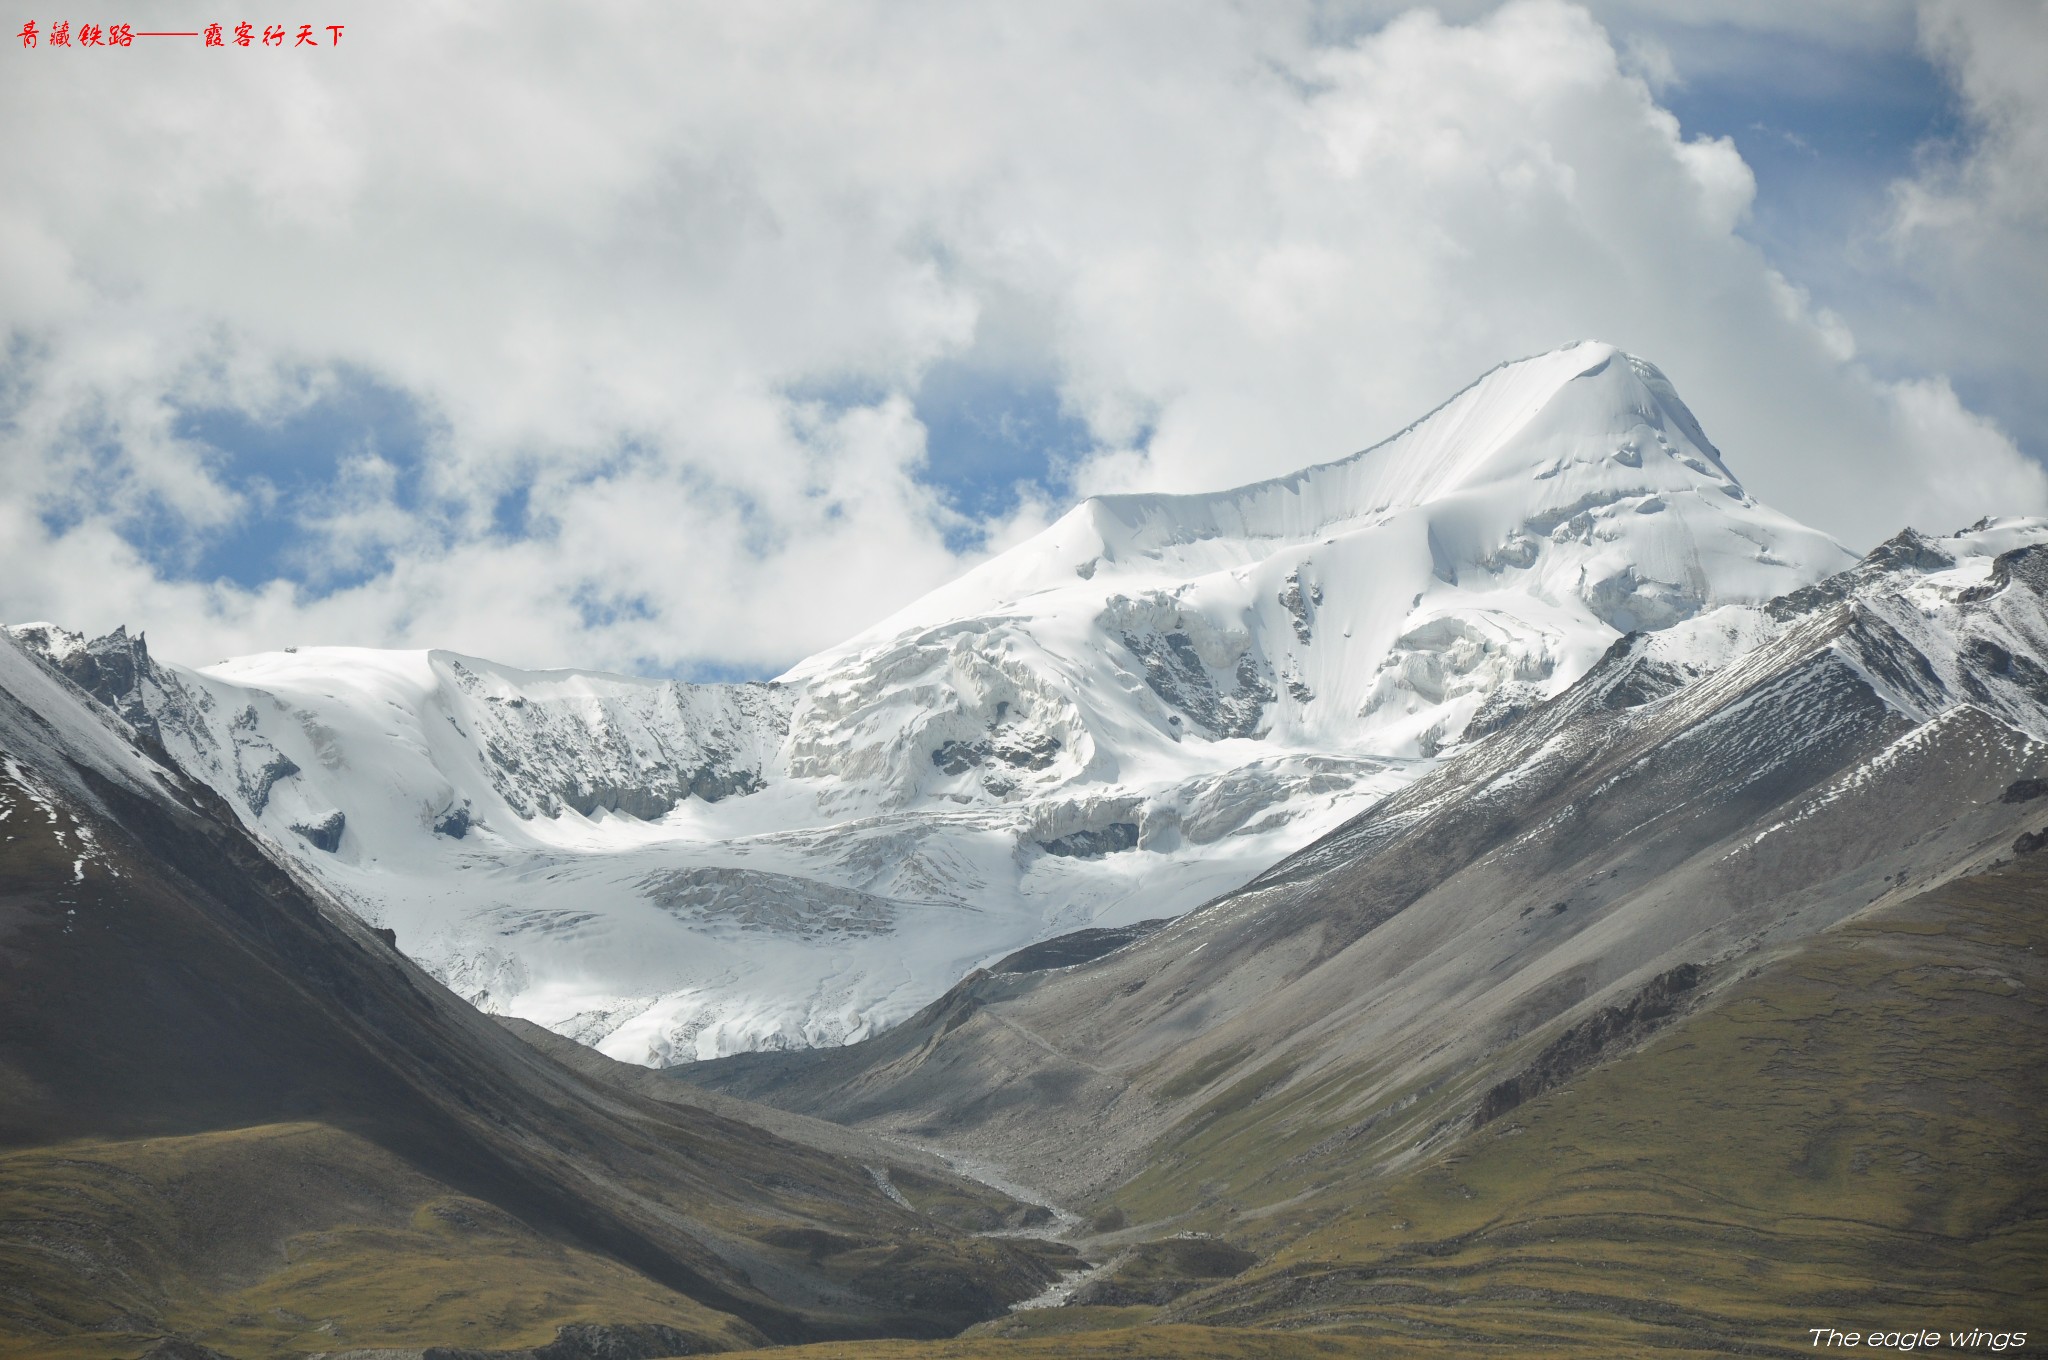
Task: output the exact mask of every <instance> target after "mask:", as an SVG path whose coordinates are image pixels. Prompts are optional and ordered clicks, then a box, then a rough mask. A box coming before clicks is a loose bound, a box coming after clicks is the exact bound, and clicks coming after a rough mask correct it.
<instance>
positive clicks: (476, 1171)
mask: <svg viewBox="0 0 2048 1360" xmlns="http://www.w3.org/2000/svg"><path fill="white" fill-rule="evenodd" d="M100 664H101V666H102V667H103V669H102V670H101V671H100V672H99V673H98V674H95V673H93V672H90V671H86V672H84V673H80V670H79V669H77V668H73V669H71V670H70V671H69V675H75V676H77V680H76V681H74V680H73V679H71V678H68V677H67V673H66V672H62V671H59V670H58V669H56V668H53V667H50V666H48V665H46V664H43V663H40V662H38V661H37V660H36V659H34V658H32V657H31V656H30V655H28V654H26V653H25V652H23V651H22V650H21V648H20V647H18V646H17V645H16V644H15V643H14V642H13V641H11V640H7V639H0V1282H4V1283H0V1354H6V1355H15V1354H20V1355H49V1354H57V1353H61V1354H64V1355H71V1356H81V1357H83V1356H109V1357H111V1356H123V1357H132V1356H135V1355H137V1354H139V1353H140V1352H141V1351H143V1350H144V1349H146V1348H148V1347H150V1346H151V1345H152V1344H154V1343H155V1342H156V1341H158V1340H159V1339H161V1338H164V1337H167V1336H168V1337H172V1338H174V1339H178V1340H177V1344H178V1345H189V1346H202V1345H203V1346H209V1347H213V1348H215V1349H216V1350H219V1351H222V1352H225V1353H228V1354H232V1355H235V1356H242V1357H253V1356H259V1355H296V1354H301V1353H304V1352H308V1351H330V1350H346V1349H351V1348H363V1347H370V1348H375V1347H411V1348H413V1349H414V1350H417V1349H418V1348H420V1347H425V1346H456V1347H462V1348H465V1350H464V1353H465V1354H468V1353H471V1352H493V1353H505V1354H508V1355H509V1354H512V1353H514V1352H516V1353H518V1354H522V1355H523V1354H526V1353H527V1352H528V1351H529V1350H530V1349H532V1348H535V1347H538V1348H540V1349H541V1350H542V1351H543V1352H544V1353H545V1355H546V1357H547V1360H580V1358H581V1357H600V1356H601V1357H605V1360H637V1357H641V1356H647V1355H656V1354H661V1355H667V1354H675V1353H679V1352H683V1351H691V1350H699V1349H728V1348H731V1347H734V1346H741V1345H746V1344H749V1343H752V1344H762V1343H765V1342H767V1341H778V1342H788V1341H799V1340H806V1339H817V1338H827V1337H833V1336H853V1337H871V1336H885V1335H910V1336H917V1335H926V1336H935V1335H946V1334H949V1333H951V1332H953V1331H956V1330H958V1329H959V1328H960V1327H962V1326H964V1325H966V1324H968V1323H970V1322H973V1321H975V1320H977V1319H979V1318H985V1317H988V1316H990V1315H992V1314H994V1313H997V1312H999V1311H1000V1310H1001V1309H1002V1308H1003V1307H1004V1306H1005V1305H1006V1304H1007V1303H1009V1302H1011V1301H1013V1300H1016V1299H1019V1298H1022V1297H1025V1296H1027V1295H1030V1294H1033V1293H1035V1292H1037V1291H1038V1290H1039V1289H1041V1288H1042V1287H1043V1286H1044V1285H1045V1284H1046V1283H1048V1282H1049V1281H1050V1280H1052V1279H1053V1278H1054V1276H1055V1274H1056V1272H1057V1267H1058V1266H1059V1265H1060V1264H1061V1263H1062V1261H1063V1260H1065V1259H1068V1253H1066V1252H1065V1251H1064V1249H1060V1248H1055V1247H1051V1246H1048V1245H1044V1244H1040V1243H1036V1242H1034V1241H1029V1240H1010V1239H1004V1238H992V1237H987V1236H982V1235H978V1234H980V1233H983V1232H986V1231H988V1230H990V1229H1000V1228H1003V1227H1006V1226H1019V1225H1023V1224H1026V1223H1028V1222H1030V1221H1032V1220H1033V1219H1034V1218H1038V1217H1043V1216H1044V1211H1043V1210H1034V1209H1033V1208H1032V1206H1028V1205H1024V1204H1020V1203H1017V1202H1015V1201H1013V1200H1009V1199H1007V1198H1005V1197H1004V1196H1001V1195H999V1194H996V1193H994V1192H991V1191H989V1190H987V1189H986V1188H985V1187H982V1186H979V1185H977V1184H975V1183H973V1182H970V1181H965V1180H963V1179H961V1178H959V1177H957V1176H955V1175H953V1174H952V1173H950V1172H949V1171H947V1170H946V1168H945V1167H944V1166H943V1164H941V1163H939V1162H937V1161H935V1160H934V1159H932V1158H929V1157H926V1156H923V1155H920V1154H918V1153H916V1152H914V1151H911V1150H908V1149H903V1148H899V1147H894V1146H891V1145H885V1144H882V1143H880V1142H878V1141H877V1140H875V1139H873V1138H871V1137H864V1136H862V1135H860V1134H857V1133H854V1132H850V1131H846V1130H832V1129H827V1128H825V1127H824V1126H819V1125H813V1124H810V1123H807V1122H806V1121H803V1120H800V1119H796V1118H793V1117H791V1116H788V1115H786V1114H783V1113H782V1112H779V1111H773V1110H768V1111H754V1110H751V1109H750V1107H747V1106H746V1105H744V1104H743V1103H742V1102H738V1101H732V1100H726V1099H721V1098H710V1099H706V1098H702V1097H696V1096H692V1095H690V1094H689V1093H687V1092H683V1091H681V1090H680V1089H679V1088H678V1089H676V1090H671V1091H665V1092H661V1093H658V1094H659V1095H660V1096H661V1097H663V1098H656V1096H653V1095H649V1094H648V1093H646V1092H644V1091H635V1090H633V1089H632V1088H631V1086H630V1084H628V1083H622V1082H619V1081H617V1080H614V1079H611V1078H610V1077H609V1076H608V1075H607V1074H606V1073H605V1072H604V1071H602V1070H590V1069H579V1068H578V1067H577V1066H576V1065H575V1064H574V1063H566V1064H565V1063H564V1062H561V1061H557V1060H556V1059H555V1058H553V1057H550V1056H547V1054H545V1053H544V1052H542V1051H541V1049H540V1048H537V1047H535V1046H534V1045H532V1044H530V1043H527V1042H522V1040H521V1039H520V1038H519V1037H517V1036H515V1035H514V1034H513V1033H511V1032H509V1031H508V1030H506V1029H505V1028H503V1027H502V1026H500V1025H499V1024H498V1023H496V1022H494V1021H493V1020H491V1019H490V1018H488V1017H486V1016H483V1015H481V1014H479V1013H478V1012H477V1011H476V1010H474V1009H473V1008H472V1007H470V1006H469V1005H468V1004H467V1003H466V1002H464V1001H462V1000H461V999H460V998H458V997H456V996H454V995H453V994H452V993H450V992H449V991H448V990H447V989H446V988H444V987H443V986H442V985H441V984H439V983H438V982H436V981H434V980H433V979H432V978H431V977H429V976H428V975H427V974H426V973H424V972H423V971H421V970H420V969H419V968H418V967H417V966H416V965H414V964H412V963H411V962H409V961H408V960H407V959H406V958H405V957H404V956H403V955H402V954H400V953H398V952H397V951H396V950H395V949H394V948H393V947H392V945H391V940H390V937H389V935H388V934H386V933H384V932H379V931H376V930H373V929H371V928H370V927H368V926H366V925H364V924H363V923H362V922H361V921H360V920H358V919H357V918H356V916H355V915H354V914H353V913H352V912H350V911H348V910H347V909H345V908H344V907H342V906H341V905H340V904H338V903H337V902H335V901H334V900H333V899H332V898H331V897H330V896H329V895H328V894H327V893H326V892H325V891H324V890H323V889H322V888H320V887H319V886H318V884H317V883H316V882H314V881H313V880H311V879H310V878H308V877H307V876H304V875H303V874H301V873H299V872H297V871H296V870H295V869H294V867H293V866H292V865H291V864H290V862H289V861H281V860H279V859H278V858H276V857H274V856H273V855H272V853H270V850H269V848H268V847H267V846H266V845H264V844H263V843H262V842H261V841H259V840H258V839H257V838H256V837H254V836H252V835H251V833H250V832H249V831H248V830H247V829H246V828H245V827H244V825H243V823H242V821H241V820H240V819H239V818H238V817H237V816H236V815H235V813H234V812H233V811H232V810H231V809H230V808H229V807H228V806H227V804H226V803H225V801H224V800H223V799H222V798H221V797H220V796H219V795H218V794H216V793H215V791H214V790H213V789H212V788H210V787H209V786H208V785H206V784H205V783H203V782H200V781H198V780H195V779H191V778H188V777H187V776H186V775H184V774H183V773H182V772H180V771H179V770H178V769H176V768H175V767H173V766H171V765H168V764H166V763H165V762H164V761H163V760H162V759H161V755H160V747H159V743H158V742H157V741H155V740H152V739H151V736H150V734H149V733H148V731H147V729H144V730H143V733H142V735H141V736H140V737H139V738H138V737H137V735H136V730H135V729H134V728H131V727H130V726H128V725H127V724H124V723H122V722H119V721H117V720H114V719H112V718H110V717H109V715H108V714H107V713H106V712H105V711H104V710H103V709H102V708H101V707H99V706H98V705H97V704H96V703H95V702H94V701H93V700H92V699H91V698H90V697H89V695H88V690H87V689H86V688H81V684H83V685H84V686H87V687H90V686H93V685H95V684H97V683H98V682H99V680H101V679H103V678H105V669H104V668H105V667H106V666H108V665H109V664H110V663H108V662H107V661H106V660H105V659H104V658H102V660H101V662H100ZM109 683H110V684H111V685H112V686H114V687H116V688H120V687H121V686H122V684H123V682H122V681H121V680H120V679H119V678H115V679H113V680H112V681H110V682H109ZM149 748H159V751H158V753H157V754H152V751H151V749H149ZM548 1039H549V1040H550V1041H551V1042H553V1043H557V1044H560V1043H562V1041H559V1040H554V1039H553V1037H552V1036H548ZM592 1056H594V1055H592ZM600 1061H602V1060H600ZM633 1070H634V1071H635V1072H640V1071H641V1070H640V1069H633ZM679 1097H680V1098H679ZM753 1115H758V1117H759V1118H758V1122H756V1121H754V1120H753V1119H751V1118H750V1116H753ZM174 1349H175V1348H174ZM166 1353H167V1354H168V1353H170V1352H166ZM194 1353H197V1352H194Z"/></svg>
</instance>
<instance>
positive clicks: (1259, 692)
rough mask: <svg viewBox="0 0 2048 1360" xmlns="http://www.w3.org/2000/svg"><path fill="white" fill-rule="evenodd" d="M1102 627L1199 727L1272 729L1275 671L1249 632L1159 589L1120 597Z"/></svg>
mask: <svg viewBox="0 0 2048 1360" xmlns="http://www.w3.org/2000/svg"><path fill="white" fill-rule="evenodd" d="M1102 628H1103V631H1104V632H1106V633H1111V634H1112V635H1113V636H1115V637H1117V638H1118V639H1119V640H1121V641H1122V643H1123V644H1124V646H1125V648H1126V649H1128V650H1129V652H1130V653H1131V655H1132V656H1133V657H1135V658H1136V659H1137V662H1138V664H1139V666H1140V667H1141V668H1142V670H1143V673H1144V677H1145V684H1146V686H1147V687H1149V688H1150V689H1151V691H1152V692H1153V693H1154V694H1156V695H1158V696H1159V697H1160V699H1161V700H1162V701H1164V702H1165V703H1166V704H1167V705H1168V707H1170V708H1172V709H1173V710H1175V712H1176V713H1178V714H1179V715H1181V716H1183V717H1185V718H1186V719H1187V720H1188V721H1189V722H1190V723H1192V724H1193V725H1194V727H1195V729H1196V730H1197V731H1199V732H1201V733H1203V734H1204V735H1206V736H1209V737H1212V738H1217V739H1222V738H1227V737H1255V736H1258V735H1259V734H1260V733H1261V732H1262V731H1263V730H1264V729H1265V726H1266V706H1267V705H1268V704H1270V703H1272V702H1273V699H1274V691H1273V677H1272V672H1271V668H1270V667H1269V666H1267V665H1265V664H1263V663H1262V662H1261V660H1260V658H1259V657H1258V656H1257V655H1256V654H1255V653H1254V651H1253V649H1252V639H1251V635H1250V634H1249V633H1247V632H1244V631H1242V630H1239V629H1230V628H1217V627H1215V626H1214V625H1213V624H1211V623H1210V622H1209V620H1208V619H1207V618H1206V617H1204V616H1202V615H1199V614H1193V613H1191V612H1187V611H1183V610H1182V609H1181V608H1180V607H1179V605H1178V604H1177V603H1176V602H1175V601H1174V599H1173V598H1172V597H1171V596H1169V595H1165V594H1160V593H1154V594H1150V595H1144V596H1140V597H1138V598H1135V599H1131V598H1126V597H1124V596H1121V595H1119V596H1115V597H1113V598H1112V599H1111V600H1110V601H1109V605H1108V608H1107V609H1106V610H1105V611H1104V614H1103V620H1102Z"/></svg>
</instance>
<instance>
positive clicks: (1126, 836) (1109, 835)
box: [1038, 822, 1138, 859]
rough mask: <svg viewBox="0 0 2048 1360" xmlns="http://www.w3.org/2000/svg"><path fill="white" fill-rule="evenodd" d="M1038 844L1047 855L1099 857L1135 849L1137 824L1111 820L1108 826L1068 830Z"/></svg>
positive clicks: (1136, 845) (1076, 857) (1078, 857)
mask: <svg viewBox="0 0 2048 1360" xmlns="http://www.w3.org/2000/svg"><path fill="white" fill-rule="evenodd" d="M1038 844H1039V847H1040V848H1041V849H1043V850H1044V851H1045V853H1046V854H1048V855H1069V856H1072V857H1073V858H1075V859H1099V858H1100V857H1102V856H1103V855H1114V854H1116V853H1118V852H1119V851H1123V850H1135V849H1137V848H1138V826H1137V823H1135V822H1111V823H1110V824H1109V825H1108V826H1104V827H1097V828H1093V829H1087V830H1081V831H1073V832H1069V833H1068V834H1066V835H1064V836H1055V837H1053V839H1051V840H1049V841H1040V842H1039V843H1038Z"/></svg>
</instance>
